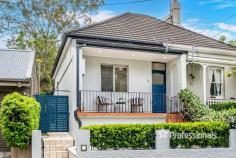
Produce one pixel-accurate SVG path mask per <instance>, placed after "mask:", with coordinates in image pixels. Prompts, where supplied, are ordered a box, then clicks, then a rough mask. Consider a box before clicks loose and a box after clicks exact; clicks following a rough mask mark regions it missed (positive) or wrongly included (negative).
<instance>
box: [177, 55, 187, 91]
mask: <svg viewBox="0 0 236 158" xmlns="http://www.w3.org/2000/svg"><path fill="white" fill-rule="evenodd" d="M186 58H187V55H186V54H182V55H181V56H180V57H179V61H178V72H179V75H178V77H179V79H178V81H179V84H178V90H181V89H185V88H187V77H186V73H187V72H186V66H187V62H186Z"/></svg>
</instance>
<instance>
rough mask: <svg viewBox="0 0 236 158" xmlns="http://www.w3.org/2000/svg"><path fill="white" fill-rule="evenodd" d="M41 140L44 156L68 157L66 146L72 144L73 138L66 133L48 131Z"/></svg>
mask: <svg viewBox="0 0 236 158" xmlns="http://www.w3.org/2000/svg"><path fill="white" fill-rule="evenodd" d="M42 140H43V145H44V146H43V155H44V158H69V152H68V148H69V147H72V146H73V145H74V140H73V138H72V137H71V136H70V135H69V134H68V133H65V132H63V133H59V132H53V133H48V136H44V137H43V138H42Z"/></svg>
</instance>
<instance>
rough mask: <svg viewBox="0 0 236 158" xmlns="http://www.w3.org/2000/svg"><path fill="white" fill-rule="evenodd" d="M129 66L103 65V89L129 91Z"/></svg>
mask: <svg viewBox="0 0 236 158" xmlns="http://www.w3.org/2000/svg"><path fill="white" fill-rule="evenodd" d="M127 73H128V71H127V66H122V65H101V84H102V85H101V89H102V91H110V92H112V91H115V92H127V89H128V83H127V78H128V77H127V76H128V75H127Z"/></svg>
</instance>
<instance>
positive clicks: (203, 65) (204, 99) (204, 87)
mask: <svg viewBox="0 0 236 158" xmlns="http://www.w3.org/2000/svg"><path fill="white" fill-rule="evenodd" d="M206 68H207V64H202V86H203V87H202V88H203V103H204V104H206V101H207V97H206V82H207V80H206Z"/></svg>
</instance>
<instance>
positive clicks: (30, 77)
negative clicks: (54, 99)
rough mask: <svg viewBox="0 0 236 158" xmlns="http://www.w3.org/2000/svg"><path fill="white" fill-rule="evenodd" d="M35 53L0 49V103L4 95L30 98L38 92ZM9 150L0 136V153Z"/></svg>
mask: <svg viewBox="0 0 236 158" xmlns="http://www.w3.org/2000/svg"><path fill="white" fill-rule="evenodd" d="M37 85H38V84H37V73H36V63H35V53H34V52H32V51H25V50H5V49H0V103H1V101H2V99H3V97H4V96H5V95H7V94H8V93H12V92H19V93H22V94H24V95H28V96H32V95H34V94H36V93H37V92H38V86H37ZM5 150H9V149H8V148H7V146H6V143H5V141H4V140H3V139H2V136H1V135H0V152H1V151H5Z"/></svg>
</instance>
